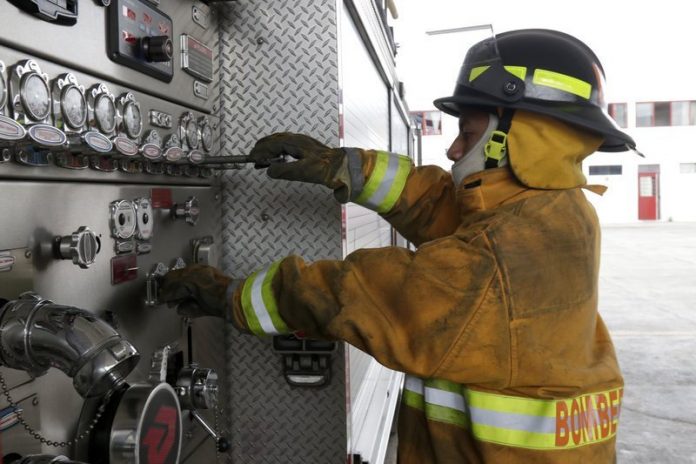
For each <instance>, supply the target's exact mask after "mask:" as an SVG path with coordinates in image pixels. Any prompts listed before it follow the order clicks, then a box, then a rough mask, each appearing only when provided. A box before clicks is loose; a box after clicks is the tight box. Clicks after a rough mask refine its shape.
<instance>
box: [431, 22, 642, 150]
mask: <svg viewBox="0 0 696 464" xmlns="http://www.w3.org/2000/svg"><path fill="white" fill-rule="evenodd" d="M434 104H435V106H436V107H437V108H438V109H440V110H442V111H444V112H445V113H447V114H450V115H452V116H457V117H458V116H459V115H460V112H461V108H462V107H466V106H479V107H480V106H484V107H503V108H511V109H513V110H514V109H522V110H527V111H533V112H536V113H541V114H545V115H548V116H551V117H554V118H556V119H559V120H561V121H565V122H567V123H570V124H574V125H576V126H580V127H583V128H586V129H589V130H590V131H593V132H596V133H599V134H601V135H603V136H604V143H603V144H602V146H601V147H600V148H599V150H601V151H626V150H634V149H635V146H636V144H635V142H634V141H633V139H632V138H631V137H630V136H629V135H627V134H625V133H624V132H622V131H621V130H620V129H619V128H618V126H617V125H616V123H615V122H614V120H613V119H612V118H611V117H610V116H609V115H608V114H607V112H606V102H605V101H604V69H602V65H601V63H600V62H599V59H598V58H597V56H596V55H595V54H594V52H592V50H591V49H590V48H589V47H588V46H587V45H585V44H584V43H582V42H581V41H579V40H578V39H576V38H575V37H572V36H570V35H568V34H564V33H562V32H558V31H551V30H546V29H522V30H518V31H509V32H504V33H502V34H498V35H496V36H495V38H493V37H491V38H489V39H485V40H483V41H481V42H479V43H477V44H475V45H474V46H473V47H471V49H470V50H469V52H468V53H467V54H466V57H465V58H464V64H463V65H462V68H461V71H460V73H459V78H458V79H457V86H456V87H455V89H454V95H453V96H451V97H445V98H439V99H437V100H435V102H434Z"/></svg>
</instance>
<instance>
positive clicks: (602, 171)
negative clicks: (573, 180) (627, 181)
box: [590, 164, 623, 176]
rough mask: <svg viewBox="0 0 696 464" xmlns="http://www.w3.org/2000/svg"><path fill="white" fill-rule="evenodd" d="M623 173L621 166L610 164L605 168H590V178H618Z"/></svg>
mask: <svg viewBox="0 0 696 464" xmlns="http://www.w3.org/2000/svg"><path fill="white" fill-rule="evenodd" d="M622 171H623V166H621V165H620V164H611V165H606V166H590V175H591V176H620V175H621V174H622Z"/></svg>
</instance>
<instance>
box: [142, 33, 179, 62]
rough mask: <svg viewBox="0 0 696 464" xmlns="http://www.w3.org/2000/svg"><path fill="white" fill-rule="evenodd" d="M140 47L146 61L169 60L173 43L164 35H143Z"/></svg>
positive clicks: (172, 51)
mask: <svg viewBox="0 0 696 464" xmlns="http://www.w3.org/2000/svg"><path fill="white" fill-rule="evenodd" d="M140 47H141V48H142V50H143V55H145V59H146V60H147V61H155V62H162V61H171V59H172V55H173V54H174V44H172V41H171V39H170V38H169V36H166V35H156V36H153V37H143V38H142V39H141V40H140Z"/></svg>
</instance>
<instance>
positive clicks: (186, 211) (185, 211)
mask: <svg viewBox="0 0 696 464" xmlns="http://www.w3.org/2000/svg"><path fill="white" fill-rule="evenodd" d="M200 213H201V210H200V207H199V206H198V198H196V197H189V198H188V200H186V201H185V202H184V203H175V204H174V206H172V209H171V216H172V218H174V219H184V220H185V221H186V223H187V224H190V225H192V226H195V225H196V223H197V222H198V216H200Z"/></svg>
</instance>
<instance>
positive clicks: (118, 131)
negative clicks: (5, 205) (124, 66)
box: [0, 48, 218, 217]
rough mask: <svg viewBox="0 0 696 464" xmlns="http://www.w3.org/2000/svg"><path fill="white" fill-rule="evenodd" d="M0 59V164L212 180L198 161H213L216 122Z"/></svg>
mask: <svg viewBox="0 0 696 464" xmlns="http://www.w3.org/2000/svg"><path fill="white" fill-rule="evenodd" d="M1 52H2V49H1V48H0V165H8V164H20V165H23V166H31V167H42V168H45V167H50V166H57V167H60V168H66V169H71V170H92V171H98V172H118V173H126V174H143V175H163V176H173V177H185V178H203V179H205V178H209V177H212V176H213V175H214V171H213V170H212V169H210V168H207V167H203V166H201V162H202V161H203V160H205V158H206V157H207V156H214V155H216V153H215V152H216V150H217V133H218V130H217V120H216V118H214V117H212V116H210V115H205V114H200V113H196V112H194V111H191V110H190V109H188V108H185V107H181V106H179V105H176V104H174V103H170V102H166V101H164V100H161V99H159V98H156V97H153V96H150V95H145V94H140V93H138V92H135V91H133V90H130V89H127V88H123V87H122V86H118V85H114V84H111V83H107V82H104V81H95V80H94V79H92V78H90V77H89V76H86V75H84V74H81V73H79V72H70V71H68V72H65V70H62V69H60V68H59V67H58V66H56V65H54V64H50V63H49V64H44V63H40V62H39V60H35V59H20V60H16V61H14V62H10V61H9V60H7V61H5V60H4V59H3V56H2V54H1ZM44 67H46V68H49V71H51V72H50V73H49V72H46V70H45V69H44ZM54 70H56V71H57V72H53V71H54ZM13 161H14V162H15V163H13ZM2 169H5V168H2ZM133 217H135V216H133Z"/></svg>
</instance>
